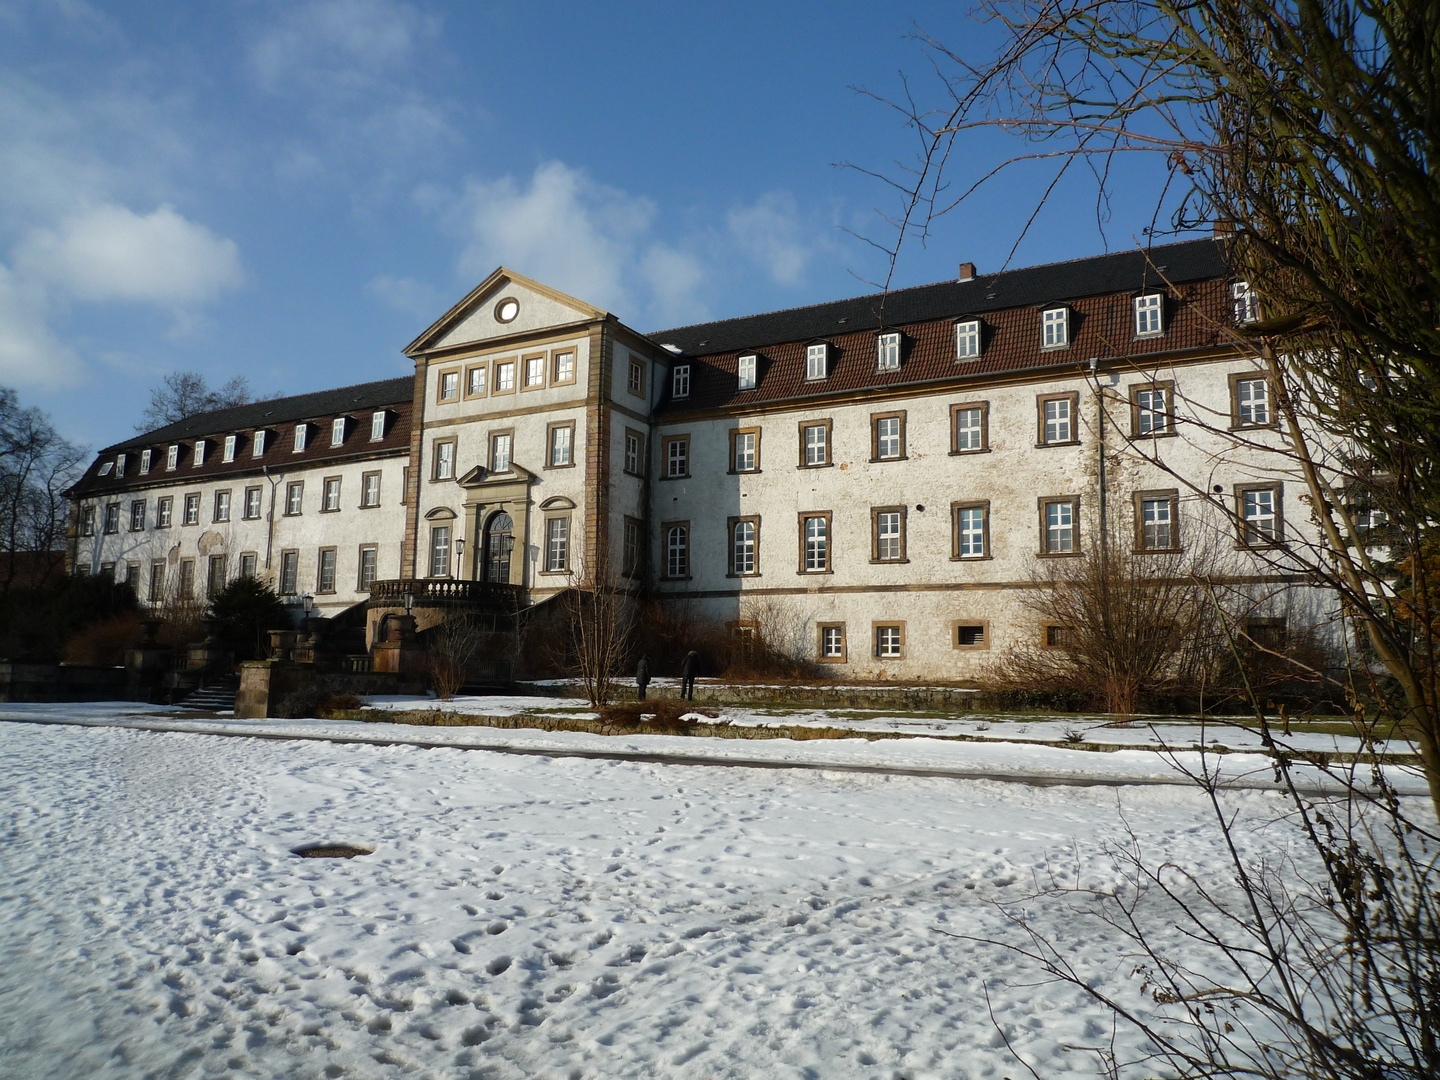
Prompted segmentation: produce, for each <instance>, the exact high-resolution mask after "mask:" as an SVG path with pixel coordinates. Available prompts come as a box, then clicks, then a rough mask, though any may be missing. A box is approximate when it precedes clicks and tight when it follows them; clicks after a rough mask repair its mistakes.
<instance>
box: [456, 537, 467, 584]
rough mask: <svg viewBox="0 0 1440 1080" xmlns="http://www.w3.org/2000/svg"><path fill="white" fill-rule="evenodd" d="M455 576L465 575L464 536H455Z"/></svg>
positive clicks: (461, 576)
mask: <svg viewBox="0 0 1440 1080" xmlns="http://www.w3.org/2000/svg"><path fill="white" fill-rule="evenodd" d="M455 576H456V577H457V578H463V577H464V576H465V537H463V536H457V537H456V538H455Z"/></svg>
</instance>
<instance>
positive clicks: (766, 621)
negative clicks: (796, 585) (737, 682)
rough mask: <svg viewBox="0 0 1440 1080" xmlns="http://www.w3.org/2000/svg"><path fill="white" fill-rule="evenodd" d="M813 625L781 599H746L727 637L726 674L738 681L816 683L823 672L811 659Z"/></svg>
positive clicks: (763, 597) (788, 601)
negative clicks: (752, 679) (796, 680)
mask: <svg viewBox="0 0 1440 1080" xmlns="http://www.w3.org/2000/svg"><path fill="white" fill-rule="evenodd" d="M813 628H814V623H813V621H812V620H811V618H810V617H809V616H808V615H807V614H806V613H805V611H804V609H803V608H801V607H800V606H799V605H798V604H796V603H794V602H793V601H791V600H789V599H787V598H785V597H780V596H754V597H746V598H745V599H744V600H742V601H741V603H740V618H739V620H738V623H737V625H736V627H735V632H733V633H730V634H729V635H728V642H727V645H728V649H727V656H726V665H725V674H726V675H731V676H738V677H741V678H777V679H807V680H808V679H815V678H821V677H823V676H824V674H825V672H824V671H823V669H822V668H821V667H820V665H818V664H816V663H815V662H814V661H813V660H812V659H811V658H810V646H811V644H812V642H811V639H812V637H813V632H812V631H813Z"/></svg>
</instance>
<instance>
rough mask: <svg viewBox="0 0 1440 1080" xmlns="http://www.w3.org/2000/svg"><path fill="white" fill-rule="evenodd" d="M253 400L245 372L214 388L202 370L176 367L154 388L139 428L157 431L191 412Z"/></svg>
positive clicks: (246, 402) (228, 406) (137, 429)
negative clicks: (178, 368)
mask: <svg viewBox="0 0 1440 1080" xmlns="http://www.w3.org/2000/svg"><path fill="white" fill-rule="evenodd" d="M253 400H254V394H252V393H251V391H250V381H249V380H248V379H246V378H245V376H244V375H236V376H235V377H234V378H233V379H231V380H230V381H229V382H227V383H225V384H224V385H223V386H218V387H215V388H213V389H212V388H211V387H210V384H209V383H207V382H206V381H205V376H203V375H201V374H199V373H198V372H194V371H173V372H171V373H170V374H169V375H166V376H165V378H164V379H162V380H161V382H160V385H159V386H157V387H155V388H154V389H153V390H151V391H150V404H149V405H148V406H146V408H145V411H144V413H142V414H141V416H140V423H139V424H138V425H137V426H136V428H135V430H136V431H140V432H145V431H154V430H155V429H156V428H162V427H166V426H167V425H169V424H175V423H178V422H179V421H181V420H184V419H185V418H186V417H189V416H195V415H197V414H199V413H205V412H212V411H214V410H215V409H228V408H230V407H231V406H232V405H245V404H248V403H249V402H251V401H253Z"/></svg>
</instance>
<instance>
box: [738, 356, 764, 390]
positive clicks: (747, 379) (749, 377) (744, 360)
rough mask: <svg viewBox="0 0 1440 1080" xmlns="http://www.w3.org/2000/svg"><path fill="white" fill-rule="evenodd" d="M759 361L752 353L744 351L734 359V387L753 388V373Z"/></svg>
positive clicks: (740, 388)
mask: <svg viewBox="0 0 1440 1080" xmlns="http://www.w3.org/2000/svg"><path fill="white" fill-rule="evenodd" d="M759 363H760V361H759V358H758V357H757V356H756V355H755V354H754V353H746V354H745V355H744V356H742V357H740V359H739V360H737V361H736V389H739V390H754V389H755V373H756V371H757V369H758V367H759Z"/></svg>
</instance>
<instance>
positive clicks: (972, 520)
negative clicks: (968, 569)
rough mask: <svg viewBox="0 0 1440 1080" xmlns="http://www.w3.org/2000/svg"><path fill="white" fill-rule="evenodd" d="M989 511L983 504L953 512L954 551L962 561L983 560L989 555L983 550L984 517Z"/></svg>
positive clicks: (959, 508)
mask: <svg viewBox="0 0 1440 1080" xmlns="http://www.w3.org/2000/svg"><path fill="white" fill-rule="evenodd" d="M988 515H989V510H988V508H987V507H985V506H984V505H983V504H977V505H974V506H961V507H957V508H956V511H955V550H956V554H957V556H958V557H959V558H962V559H983V558H985V556H986V555H988V554H989V552H988V551H986V550H985V534H986V533H987V532H988V531H989V530H987V529H986V527H985V526H986V521H985V519H986V517H987V516H988Z"/></svg>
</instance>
